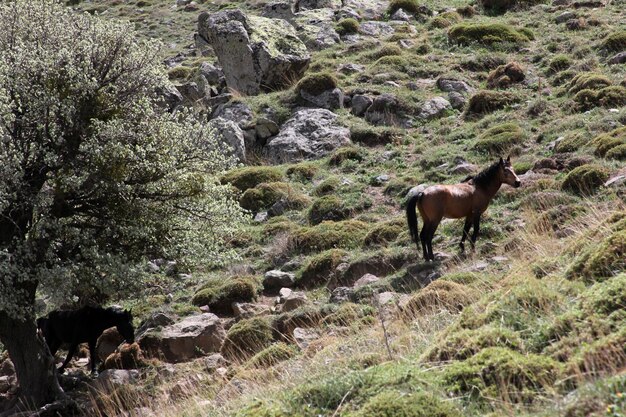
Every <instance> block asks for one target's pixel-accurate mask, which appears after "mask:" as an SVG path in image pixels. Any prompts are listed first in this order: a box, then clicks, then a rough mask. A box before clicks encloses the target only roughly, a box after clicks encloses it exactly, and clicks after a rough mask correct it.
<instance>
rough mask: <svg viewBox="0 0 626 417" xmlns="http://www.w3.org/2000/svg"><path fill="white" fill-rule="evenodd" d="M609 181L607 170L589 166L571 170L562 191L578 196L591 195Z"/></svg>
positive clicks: (564, 181)
mask: <svg viewBox="0 0 626 417" xmlns="http://www.w3.org/2000/svg"><path fill="white" fill-rule="evenodd" d="M607 179H609V173H608V171H607V170H606V168H604V167H601V166H598V165H593V164H587V165H581V166H579V167H576V168H574V169H573V170H571V171H570V172H569V173H568V174H567V176H566V177H565V179H564V180H563V183H562V185H561V189H563V190H565V191H569V192H572V193H574V194H578V195H583V196H584V195H590V194H593V193H595V192H596V190H597V189H598V188H599V187H600V186H602V184H604V183H605V182H606V180H607Z"/></svg>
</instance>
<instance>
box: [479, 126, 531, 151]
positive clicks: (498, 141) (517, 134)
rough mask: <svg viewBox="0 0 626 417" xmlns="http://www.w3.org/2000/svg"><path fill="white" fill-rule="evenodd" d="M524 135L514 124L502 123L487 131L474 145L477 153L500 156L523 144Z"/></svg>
mask: <svg viewBox="0 0 626 417" xmlns="http://www.w3.org/2000/svg"><path fill="white" fill-rule="evenodd" d="M525 137H526V135H525V134H524V131H523V130H522V128H521V127H519V126H518V125H517V124H515V123H504V124H501V125H497V126H494V127H492V128H490V129H487V130H486V131H485V132H484V133H483V134H482V135H481V137H480V139H479V140H478V141H477V142H476V144H475V145H474V149H476V150H477V151H479V152H487V153H490V154H496V155H502V154H505V153H506V152H507V151H509V150H510V149H511V148H512V147H513V146H515V145H521V144H523V143H524V139H525Z"/></svg>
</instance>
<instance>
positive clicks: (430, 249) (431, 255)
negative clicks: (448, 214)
mask: <svg viewBox="0 0 626 417" xmlns="http://www.w3.org/2000/svg"><path fill="white" fill-rule="evenodd" d="M440 221H441V219H439V220H438V221H436V222H434V223H431V225H430V228H429V229H428V236H427V238H426V240H427V243H428V258H429V259H430V260H431V261H434V260H435V254H434V252H433V238H434V237H435V232H436V231H437V227H439V222H440Z"/></svg>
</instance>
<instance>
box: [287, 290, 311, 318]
mask: <svg viewBox="0 0 626 417" xmlns="http://www.w3.org/2000/svg"><path fill="white" fill-rule="evenodd" d="M308 301H309V299H308V298H307V296H306V294H304V293H303V292H299V291H292V292H291V294H289V295H288V296H287V297H285V299H284V302H283V307H282V309H281V311H282V312H283V313H285V312H287V311H292V310H295V309H297V308H298V307H302V306H303V305H305V304H307V303H308Z"/></svg>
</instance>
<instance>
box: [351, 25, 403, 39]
mask: <svg viewBox="0 0 626 417" xmlns="http://www.w3.org/2000/svg"><path fill="white" fill-rule="evenodd" d="M359 33H361V34H363V35H367V36H373V37H375V38H378V39H381V38H385V37H388V36H391V35H393V34H394V33H395V29H394V28H393V26H391V25H390V24H389V23H385V22H379V21H368V22H362V23H361V24H360V25H359Z"/></svg>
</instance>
